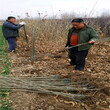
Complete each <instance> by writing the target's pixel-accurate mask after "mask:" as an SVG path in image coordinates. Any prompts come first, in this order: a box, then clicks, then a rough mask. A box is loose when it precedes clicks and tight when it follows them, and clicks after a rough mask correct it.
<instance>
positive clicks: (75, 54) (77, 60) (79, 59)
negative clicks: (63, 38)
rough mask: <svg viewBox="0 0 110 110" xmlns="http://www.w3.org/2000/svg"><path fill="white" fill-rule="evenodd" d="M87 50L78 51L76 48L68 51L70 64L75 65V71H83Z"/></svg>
mask: <svg viewBox="0 0 110 110" xmlns="http://www.w3.org/2000/svg"><path fill="white" fill-rule="evenodd" d="M87 54H88V50H82V51H78V47H75V48H72V49H70V50H69V58H70V60H71V61H70V64H72V65H76V67H75V70H83V69H84V67H85V58H86V56H87Z"/></svg>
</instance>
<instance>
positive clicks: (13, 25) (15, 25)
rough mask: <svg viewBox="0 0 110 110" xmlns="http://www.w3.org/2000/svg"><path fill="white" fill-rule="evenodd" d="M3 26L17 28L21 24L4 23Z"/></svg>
mask: <svg viewBox="0 0 110 110" xmlns="http://www.w3.org/2000/svg"><path fill="white" fill-rule="evenodd" d="M4 27H7V28H10V29H15V30H18V29H19V28H20V27H21V25H17V24H12V23H4Z"/></svg>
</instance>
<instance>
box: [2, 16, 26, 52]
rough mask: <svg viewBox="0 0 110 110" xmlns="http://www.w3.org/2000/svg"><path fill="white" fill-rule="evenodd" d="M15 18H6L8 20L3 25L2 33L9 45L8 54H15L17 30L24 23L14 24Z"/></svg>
mask: <svg viewBox="0 0 110 110" xmlns="http://www.w3.org/2000/svg"><path fill="white" fill-rule="evenodd" d="M15 22H16V18H15V17H13V16H10V17H8V19H7V20H6V21H5V22H4V23H3V26H2V32H3V35H4V37H5V39H6V40H7V41H8V44H9V48H8V50H9V52H16V47H17V43H16V37H18V36H19V35H18V29H20V28H21V27H22V26H23V25H24V24H25V23H24V22H21V23H20V24H15Z"/></svg>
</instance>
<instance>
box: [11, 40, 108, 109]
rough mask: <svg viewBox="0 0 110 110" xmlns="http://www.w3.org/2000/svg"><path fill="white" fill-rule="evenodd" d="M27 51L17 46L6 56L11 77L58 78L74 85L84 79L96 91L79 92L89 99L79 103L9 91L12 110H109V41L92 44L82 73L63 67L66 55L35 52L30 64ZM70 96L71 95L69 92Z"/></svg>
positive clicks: (29, 51)
mask: <svg viewBox="0 0 110 110" xmlns="http://www.w3.org/2000/svg"><path fill="white" fill-rule="evenodd" d="M31 54H32V52H31V49H30V50H28V49H27V48H24V46H19V43H18V49H17V54H13V53H10V57H11V68H12V69H11V75H12V76H50V75H61V76H62V77H64V78H65V77H66V78H70V79H72V80H73V81H74V82H79V81H85V80H87V81H88V83H89V85H92V86H95V87H97V88H98V89H99V90H97V91H91V92H89V93H88V92H80V93H82V94H88V95H89V97H86V98H84V99H81V102H77V101H73V100H71V99H67V98H65V97H61V96H54V95H46V94H38V93H31V92H23V91H17V92H15V91H13V92H12V95H11V99H12V107H13V108H14V110H109V109H110V105H109V102H110V85H109V84H110V82H109V81H110V40H107V41H102V42H98V43H96V44H95V45H94V46H93V48H92V49H91V50H90V52H89V55H88V57H87V59H86V67H85V70H84V71H75V70H74V66H67V65H66V64H68V62H69V59H68V53H67V52H61V53H58V54H55V53H54V54H53V53H43V52H42V53H37V52H35V58H34V59H35V61H34V63H33V64H32V62H31ZM73 93H74V92H73Z"/></svg>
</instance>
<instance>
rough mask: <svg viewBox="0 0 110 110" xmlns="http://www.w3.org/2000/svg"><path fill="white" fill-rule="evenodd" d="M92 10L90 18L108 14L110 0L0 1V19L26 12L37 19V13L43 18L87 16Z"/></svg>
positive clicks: (23, 15)
mask: <svg viewBox="0 0 110 110" xmlns="http://www.w3.org/2000/svg"><path fill="white" fill-rule="evenodd" d="M92 9H93V14H92V16H98V15H100V13H102V12H105V11H106V12H108V13H109V11H110V0H0V19H6V18H7V17H8V16H10V15H13V16H15V17H16V16H18V15H19V16H21V17H25V16H26V15H25V13H26V12H28V13H29V15H30V16H31V17H37V16H38V12H40V13H43V16H44V15H46V14H48V16H51V15H56V14H57V16H60V14H61V13H72V12H75V13H78V14H79V15H82V14H86V15H89V14H90V12H91V10H92ZM59 10H61V11H59Z"/></svg>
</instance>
